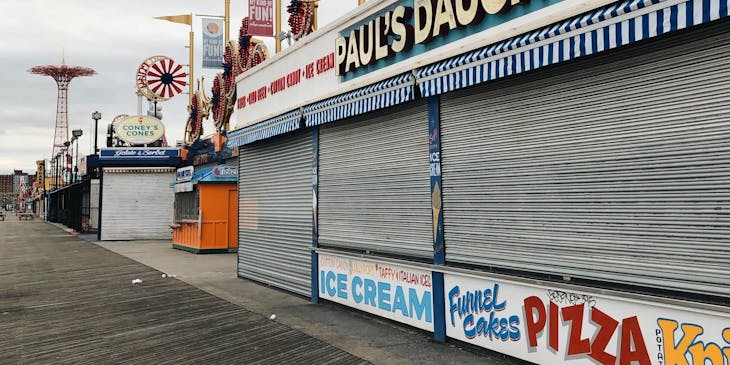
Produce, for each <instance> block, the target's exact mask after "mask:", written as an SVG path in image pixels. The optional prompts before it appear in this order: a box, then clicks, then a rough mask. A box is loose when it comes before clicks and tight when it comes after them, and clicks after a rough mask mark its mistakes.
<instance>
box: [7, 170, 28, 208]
mask: <svg viewBox="0 0 730 365" xmlns="http://www.w3.org/2000/svg"><path fill="white" fill-rule="evenodd" d="M35 181H36V177H35V174H28V173H26V172H23V170H13V173H12V174H9V175H0V201H2V202H3V204H5V203H9V202H12V201H14V200H15V198H16V197H17V196H18V193H19V192H20V188H21V186H25V187H32V186H33V183H34V182H35Z"/></svg>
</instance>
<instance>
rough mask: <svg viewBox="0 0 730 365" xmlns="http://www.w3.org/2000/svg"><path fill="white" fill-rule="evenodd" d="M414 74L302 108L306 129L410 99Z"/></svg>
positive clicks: (391, 79)
mask: <svg viewBox="0 0 730 365" xmlns="http://www.w3.org/2000/svg"><path fill="white" fill-rule="evenodd" d="M413 79H414V78H413V74H412V73H410V72H408V73H405V74H402V75H398V76H395V77H392V78H389V79H387V80H384V81H380V82H378V83H376V84H373V85H370V86H367V87H363V88H360V89H357V90H354V91H350V92H348V93H345V94H342V95H338V96H335V97H332V98H329V99H325V100H323V101H320V102H316V103H314V104H310V105H307V106H305V107H304V118H305V120H306V125H307V127H311V126H315V125H320V124H324V123H329V122H332V121H335V120H339V119H344V118H348V117H352V116H355V115H359V114H364V113H367V112H369V111H373V110H377V109H383V108H387V107H391V106H394V105H398V104H401V103H405V102H406V101H410V100H413V87H414V85H413Z"/></svg>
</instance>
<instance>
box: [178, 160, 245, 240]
mask: <svg viewBox="0 0 730 365" xmlns="http://www.w3.org/2000/svg"><path fill="white" fill-rule="evenodd" d="M237 181H238V169H237V168H236V167H229V166H226V165H218V166H215V167H207V168H199V169H196V168H194V167H193V166H187V167H183V168H180V169H178V170H177V178H176V182H175V183H174V184H173V186H174V190H175V203H174V205H175V223H174V224H173V229H172V247H173V248H176V249H179V250H184V251H190V252H193V253H224V252H231V251H233V252H235V250H236V248H237V247H238V191H237V185H236V182H237Z"/></svg>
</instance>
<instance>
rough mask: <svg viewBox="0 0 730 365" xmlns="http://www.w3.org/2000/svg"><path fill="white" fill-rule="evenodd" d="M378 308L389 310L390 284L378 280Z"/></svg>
mask: <svg viewBox="0 0 730 365" xmlns="http://www.w3.org/2000/svg"><path fill="white" fill-rule="evenodd" d="M378 308H380V309H382V310H384V311H388V312H390V284H388V283H383V282H378Z"/></svg>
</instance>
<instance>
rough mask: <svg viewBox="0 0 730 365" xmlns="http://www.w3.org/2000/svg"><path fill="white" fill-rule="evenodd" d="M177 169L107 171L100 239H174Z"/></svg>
mask: <svg viewBox="0 0 730 365" xmlns="http://www.w3.org/2000/svg"><path fill="white" fill-rule="evenodd" d="M173 181H175V169H174V168H155V167H153V168H104V186H102V199H103V200H104V201H103V202H102V204H101V206H102V209H101V215H102V219H101V224H102V227H101V239H102V240H104V241H107V240H144V239H147V240H152V239H172V233H171V231H170V225H172V223H173V222H172V221H173V212H174V208H173V202H174V201H175V197H174V191H173V189H172V188H171V187H170V183H171V182H173Z"/></svg>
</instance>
